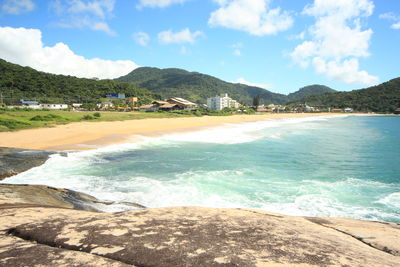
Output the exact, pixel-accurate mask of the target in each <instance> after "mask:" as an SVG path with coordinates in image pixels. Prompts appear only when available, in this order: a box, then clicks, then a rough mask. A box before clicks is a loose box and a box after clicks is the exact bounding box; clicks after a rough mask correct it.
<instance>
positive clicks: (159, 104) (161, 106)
mask: <svg viewBox="0 0 400 267" xmlns="http://www.w3.org/2000/svg"><path fill="white" fill-rule="evenodd" d="M196 108H197V104H195V103H193V102H190V101H188V100H186V99H183V98H180V97H173V98H170V99H168V100H167V101H154V102H153V103H151V104H149V105H144V106H141V107H139V110H140V111H147V112H156V111H173V110H194V109H196Z"/></svg>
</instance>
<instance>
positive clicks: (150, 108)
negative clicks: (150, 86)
mask: <svg viewBox="0 0 400 267" xmlns="http://www.w3.org/2000/svg"><path fill="white" fill-rule="evenodd" d="M166 104H169V103H168V102H167V101H159V100H158V101H153V102H152V103H151V104H148V105H144V106H140V107H139V111H146V112H157V111H159V109H160V107H161V106H163V105H166Z"/></svg>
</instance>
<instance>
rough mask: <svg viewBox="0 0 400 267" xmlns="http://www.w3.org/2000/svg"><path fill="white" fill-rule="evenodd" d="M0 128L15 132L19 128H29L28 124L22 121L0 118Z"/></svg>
mask: <svg viewBox="0 0 400 267" xmlns="http://www.w3.org/2000/svg"><path fill="white" fill-rule="evenodd" d="M0 126H4V127H7V128H8V129H10V130H15V129H20V128H26V127H27V126H30V124H29V123H27V122H23V121H17V120H13V119H4V118H0Z"/></svg>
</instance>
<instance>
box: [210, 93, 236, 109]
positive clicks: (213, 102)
mask: <svg viewBox="0 0 400 267" xmlns="http://www.w3.org/2000/svg"><path fill="white" fill-rule="evenodd" d="M207 106H208V108H209V109H211V110H222V109H224V108H238V107H240V103H239V102H237V101H236V100H234V99H232V98H230V97H228V94H222V95H220V96H215V97H210V98H207Z"/></svg>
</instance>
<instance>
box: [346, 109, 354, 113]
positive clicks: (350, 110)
mask: <svg viewBox="0 0 400 267" xmlns="http://www.w3.org/2000/svg"><path fill="white" fill-rule="evenodd" d="M344 112H346V113H351V112H353V109H352V108H345V109H344Z"/></svg>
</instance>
